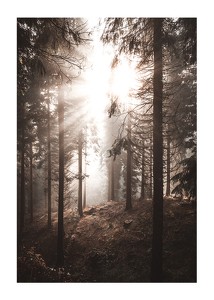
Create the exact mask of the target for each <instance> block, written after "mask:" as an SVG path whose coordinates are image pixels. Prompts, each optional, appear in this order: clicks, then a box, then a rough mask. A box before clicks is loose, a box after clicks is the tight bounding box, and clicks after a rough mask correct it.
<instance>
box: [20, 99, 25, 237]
mask: <svg viewBox="0 0 214 300" xmlns="http://www.w3.org/2000/svg"><path fill="white" fill-rule="evenodd" d="M24 123H25V108H24V103H23V104H22V149H21V152H22V153H21V207H20V232H21V234H22V231H23V229H24V223H25V124H24Z"/></svg>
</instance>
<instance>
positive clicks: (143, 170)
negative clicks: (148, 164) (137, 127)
mask: <svg viewBox="0 0 214 300" xmlns="http://www.w3.org/2000/svg"><path fill="white" fill-rule="evenodd" d="M144 152H145V147H144V140H143V147H142V172H141V200H143V201H144V200H145V153H144Z"/></svg>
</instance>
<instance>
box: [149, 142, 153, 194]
mask: <svg viewBox="0 0 214 300" xmlns="http://www.w3.org/2000/svg"><path fill="white" fill-rule="evenodd" d="M151 143H152V141H151ZM152 152H153V148H152V145H151V147H150V153H149V162H150V165H149V173H150V180H149V199H152V197H153V193H152V191H153V163H152V159H153V157H152Z"/></svg>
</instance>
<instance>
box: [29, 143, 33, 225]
mask: <svg viewBox="0 0 214 300" xmlns="http://www.w3.org/2000/svg"><path fill="white" fill-rule="evenodd" d="M29 198H30V211H29V212H30V221H31V223H32V222H33V145H32V142H31V143H30V197H29Z"/></svg>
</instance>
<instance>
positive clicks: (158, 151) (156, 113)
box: [151, 18, 163, 282]
mask: <svg viewBox="0 0 214 300" xmlns="http://www.w3.org/2000/svg"><path fill="white" fill-rule="evenodd" d="M162 72H163V66H162V19H161V18H156V19H154V79H153V80H154V81H153V84H154V100H153V178H154V183H153V187H154V194H153V237H152V269H151V273H152V274H151V276H152V278H151V279H152V282H161V281H162V248H163V247H162V243H163V136H162V102H163V82H162Z"/></svg>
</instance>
